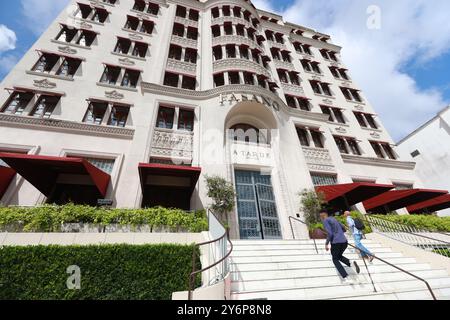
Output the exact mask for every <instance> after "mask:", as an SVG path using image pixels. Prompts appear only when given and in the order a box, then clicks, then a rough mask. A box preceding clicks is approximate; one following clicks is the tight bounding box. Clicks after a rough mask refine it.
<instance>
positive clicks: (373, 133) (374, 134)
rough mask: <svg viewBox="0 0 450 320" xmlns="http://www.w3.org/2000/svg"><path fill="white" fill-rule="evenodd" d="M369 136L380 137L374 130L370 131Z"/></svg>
mask: <svg viewBox="0 0 450 320" xmlns="http://www.w3.org/2000/svg"><path fill="white" fill-rule="evenodd" d="M370 136H371V137H372V138H375V139H379V138H380V137H381V136H380V134H379V133H378V132H375V131H373V132H371V133H370Z"/></svg>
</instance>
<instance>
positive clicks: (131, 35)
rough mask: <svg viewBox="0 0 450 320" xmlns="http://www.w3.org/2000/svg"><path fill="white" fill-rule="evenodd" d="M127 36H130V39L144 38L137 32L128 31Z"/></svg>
mask: <svg viewBox="0 0 450 320" xmlns="http://www.w3.org/2000/svg"><path fill="white" fill-rule="evenodd" d="M128 38H130V39H131V40H142V39H144V37H142V36H140V35H139V34H137V33H129V34H128Z"/></svg>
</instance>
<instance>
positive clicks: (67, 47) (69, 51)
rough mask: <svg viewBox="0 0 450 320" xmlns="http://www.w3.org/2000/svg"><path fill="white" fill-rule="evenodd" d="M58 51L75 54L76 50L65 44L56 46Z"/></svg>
mask: <svg viewBox="0 0 450 320" xmlns="http://www.w3.org/2000/svg"><path fill="white" fill-rule="evenodd" d="M58 51H59V52H62V53H67V54H77V52H78V51H77V50H75V49H72V48H71V47H70V46H65V47H63V46H60V47H58Z"/></svg>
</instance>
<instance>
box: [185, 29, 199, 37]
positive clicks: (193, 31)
mask: <svg viewBox="0 0 450 320" xmlns="http://www.w3.org/2000/svg"><path fill="white" fill-rule="evenodd" d="M186 37H187V38H188V39H192V40H197V39H198V30H197V28H194V27H188V28H187V35H186Z"/></svg>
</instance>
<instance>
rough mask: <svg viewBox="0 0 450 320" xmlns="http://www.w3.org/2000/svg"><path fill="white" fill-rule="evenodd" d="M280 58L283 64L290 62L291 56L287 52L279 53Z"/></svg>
mask: <svg viewBox="0 0 450 320" xmlns="http://www.w3.org/2000/svg"><path fill="white" fill-rule="evenodd" d="M281 58H282V59H283V61H284V62H288V63H290V62H291V55H290V54H289V51H281Z"/></svg>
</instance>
